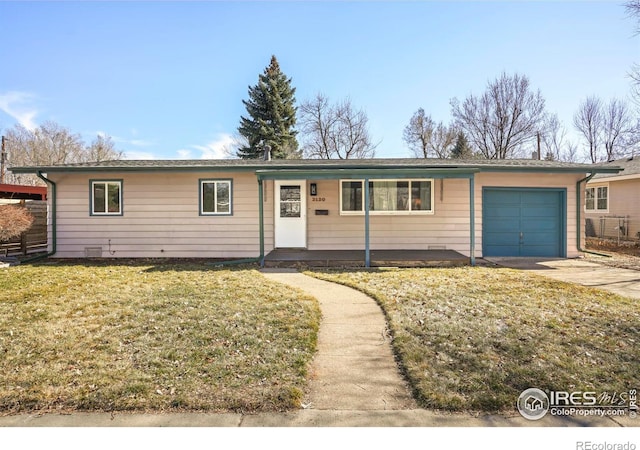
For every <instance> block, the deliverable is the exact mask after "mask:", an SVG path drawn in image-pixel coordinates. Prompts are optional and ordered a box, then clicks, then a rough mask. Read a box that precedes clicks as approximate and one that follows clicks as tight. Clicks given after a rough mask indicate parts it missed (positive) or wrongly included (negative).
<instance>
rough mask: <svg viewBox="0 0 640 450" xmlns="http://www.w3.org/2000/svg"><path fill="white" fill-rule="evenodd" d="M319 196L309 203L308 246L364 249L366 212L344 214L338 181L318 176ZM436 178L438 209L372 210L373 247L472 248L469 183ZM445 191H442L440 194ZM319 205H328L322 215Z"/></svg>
mask: <svg viewBox="0 0 640 450" xmlns="http://www.w3.org/2000/svg"><path fill="white" fill-rule="evenodd" d="M311 182H315V183H317V185H318V196H317V197H318V198H324V199H325V201H324V202H314V201H313V197H311V201H309V203H308V204H307V207H308V212H307V213H308V215H307V217H308V218H309V220H308V231H309V232H308V236H309V238H308V247H309V249H311V250H330V249H340V250H343V249H344V250H347V249H351V250H357V249H364V245H365V244H364V215H343V216H341V215H340V183H339V181H338V180H323V181H313V180H311ZM442 185H443V186H444V191H443V190H442V187H441V182H440V180H434V181H433V188H434V214H419V215H371V216H370V221H369V223H370V228H369V236H370V246H371V249H373V250H391V249H429V248H447V249H452V250H457V251H460V252H465V251H466V253H467V254H468V253H469V182H468V181H467V180H454V179H449V180H444V181H443V184H442ZM441 194H442V195H441ZM316 209H328V210H329V215H328V216H318V215H316V214H315V210H316Z"/></svg>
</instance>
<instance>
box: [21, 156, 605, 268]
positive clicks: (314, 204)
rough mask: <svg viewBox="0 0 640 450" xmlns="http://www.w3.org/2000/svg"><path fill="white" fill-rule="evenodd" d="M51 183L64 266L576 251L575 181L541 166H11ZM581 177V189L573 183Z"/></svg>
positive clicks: (400, 162) (584, 170) (421, 162)
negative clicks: (295, 254) (288, 252)
mask: <svg viewBox="0 0 640 450" xmlns="http://www.w3.org/2000/svg"><path fill="white" fill-rule="evenodd" d="M11 170H13V171H14V172H16V173H36V174H38V175H39V176H40V177H41V178H42V179H44V180H46V181H47V182H48V183H49V185H50V193H49V203H50V211H51V217H50V233H51V236H50V237H51V239H50V240H49V242H50V243H51V245H50V252H55V254H54V256H56V257H62V258H76V257H89V256H102V257H152V258H156V257H177V258H185V257H186V258H192V257H202V258H257V259H260V260H262V259H263V258H264V256H265V254H267V253H269V252H271V251H272V250H273V249H275V248H302V249H308V250H364V251H365V255H366V262H367V265H368V264H369V256H370V252H371V251H375V250H408V249H412V250H415V249H423V250H430V249H447V250H452V251H455V252H458V253H460V254H462V255H464V256H466V257H467V258H470V259H471V262H472V263H473V262H474V260H475V258H476V257H482V256H548V257H576V256H578V255H579V254H580V253H581V248H582V242H583V241H584V238H583V236H581V226H580V223H581V221H582V220H583V218H582V217H580V215H581V214H582V210H583V199H582V198H580V194H581V192H583V190H584V184H583V182H584V180H585V178H586V176H587V175H589V174H594V173H608V174H613V173H616V172H617V171H618V169H617V168H616V167H614V166H604V165H585V164H572V163H559V162H550V161H538V160H469V161H462V160H438V159H433V160H432V159H366V160H268V161H263V160H182V161H169V160H153V161H127V160H122V161H103V162H99V163H81V164H68V165H60V166H51V167H15V168H13V169H11ZM581 183H582V184H581Z"/></svg>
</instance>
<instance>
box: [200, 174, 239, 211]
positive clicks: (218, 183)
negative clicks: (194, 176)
mask: <svg viewBox="0 0 640 450" xmlns="http://www.w3.org/2000/svg"><path fill="white" fill-rule="evenodd" d="M231 198H232V193H231V180H200V214H201V215H203V216H208V215H218V216H225V215H226V216H230V215H231V212H232V208H231Z"/></svg>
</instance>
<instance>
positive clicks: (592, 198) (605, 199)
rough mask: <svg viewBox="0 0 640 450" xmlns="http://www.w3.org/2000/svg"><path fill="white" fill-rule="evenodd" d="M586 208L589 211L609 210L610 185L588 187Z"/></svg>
mask: <svg viewBox="0 0 640 450" xmlns="http://www.w3.org/2000/svg"><path fill="white" fill-rule="evenodd" d="M585 209H586V210H587V211H594V212H598V211H607V210H608V209H609V187H608V186H595V187H588V188H587V189H586V193H585Z"/></svg>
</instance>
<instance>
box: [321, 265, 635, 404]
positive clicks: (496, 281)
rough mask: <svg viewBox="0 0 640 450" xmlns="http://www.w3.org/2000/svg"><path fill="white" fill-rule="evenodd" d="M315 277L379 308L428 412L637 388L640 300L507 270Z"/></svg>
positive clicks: (445, 270) (467, 268)
mask: <svg viewBox="0 0 640 450" xmlns="http://www.w3.org/2000/svg"><path fill="white" fill-rule="evenodd" d="M310 275H313V276H316V277H318V278H322V279H325V280H330V281H336V282H339V283H342V284H345V285H348V286H351V287H354V288H356V289H359V290H361V291H363V292H365V293H367V294H369V295H371V296H372V297H374V298H375V299H377V300H378V302H379V303H380V304H381V306H382V307H383V309H384V311H385V312H386V314H387V318H388V321H389V325H390V327H391V329H392V332H393V335H394V341H393V345H394V348H395V351H396V353H397V355H398V358H399V360H400V362H401V365H402V368H403V370H404V371H405V373H406V375H407V377H408V379H409V380H410V382H411V384H412V386H413V387H414V390H415V395H416V397H417V399H418V400H419V401H420V402H421V404H422V405H423V406H424V407H428V408H436V409H445V410H452V411H461V410H476V411H506V410H513V409H514V408H515V403H516V400H517V398H518V395H519V394H520V393H521V392H522V391H523V390H524V389H526V388H529V387H537V388H540V389H549V390H568V391H572V390H581V391H585V390H588V391H594V390H595V391H598V392H604V391H608V392H612V391H616V392H622V391H627V390H628V389H630V388H637V387H638V386H640V304H639V303H638V301H636V300H631V299H628V298H623V297H619V296H616V295H613V294H610V293H606V292H604V291H600V290H596V289H590V288H585V287H581V286H576V285H572V284H568V283H563V282H559V281H554V280H549V279H546V278H543V277H540V276H537V275H533V274H527V273H523V272H518V271H515V270H509V269H492V268H480V267H477V268H471V267H465V268H455V269H405V270H384V271H373V272H371V271H355V272H313V273H310Z"/></svg>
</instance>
